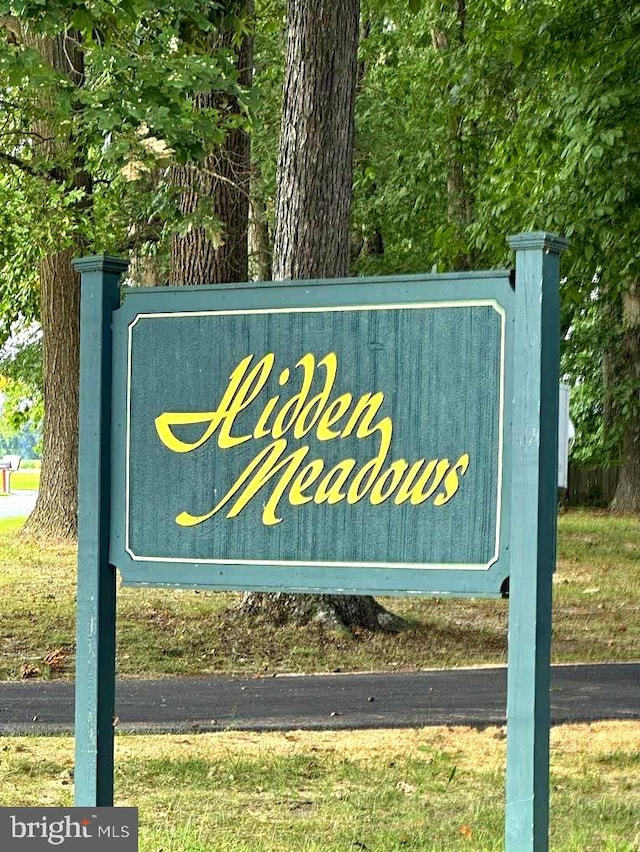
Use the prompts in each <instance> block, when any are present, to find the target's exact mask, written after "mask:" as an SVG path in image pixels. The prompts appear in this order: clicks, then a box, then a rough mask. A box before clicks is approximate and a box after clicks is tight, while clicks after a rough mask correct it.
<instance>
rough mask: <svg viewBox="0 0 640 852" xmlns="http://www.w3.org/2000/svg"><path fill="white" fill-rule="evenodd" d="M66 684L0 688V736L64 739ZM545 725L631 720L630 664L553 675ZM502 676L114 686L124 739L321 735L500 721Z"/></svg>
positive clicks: (69, 698) (475, 673) (565, 669)
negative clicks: (129, 734) (181, 734)
mask: <svg viewBox="0 0 640 852" xmlns="http://www.w3.org/2000/svg"><path fill="white" fill-rule="evenodd" d="M73 691H74V686H73V684H72V683H69V682H65V681H25V682H0V734H2V733H4V734H9V733H27V732H32V733H57V732H70V731H71V730H72V726H73ZM551 704H552V721H553V723H554V724H560V723H563V722H585V721H595V720H599V719H640V664H638V663H617V664H605V665H576V666H554V667H553V670H552V686H551ZM505 707H506V669H505V668H481V669H453V670H448V671H426V672H417V673H397V674H356V675H347V674H339V675H306V676H279V677H261V678H246V677H238V678H222V677H220V678H207V679H203V678H175V679H166V680H134V679H126V680H120V681H118V683H117V689H116V713H117V716H118V720H119V721H118V723H117V724H118V727H119V729H120V730H126V731H154V732H161V731H194V730H202V731H218V730H227V729H235V730H254V731H261V730H298V729H308V730H323V729H336V730H337V729H355V728H381V727H392V728H393V727H397V728H403V727H422V726H426V725H471V726H475V727H484V726H487V725H501V724H504V722H505V715H506V714H505Z"/></svg>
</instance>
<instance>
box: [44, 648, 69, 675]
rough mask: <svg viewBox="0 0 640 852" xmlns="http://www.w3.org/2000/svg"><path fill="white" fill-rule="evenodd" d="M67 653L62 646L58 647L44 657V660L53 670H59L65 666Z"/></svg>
mask: <svg viewBox="0 0 640 852" xmlns="http://www.w3.org/2000/svg"><path fill="white" fill-rule="evenodd" d="M66 658H67V655H66V654H65V652H64V651H63V650H62V648H56V649H55V651H50V652H49V653H48V654H47V656H46V657H43V658H42V662H43V663H44V664H45V665H47V666H49V668H50V669H51V671H52V672H58V671H60V670H61V669H63V668H64V664H65V660H66Z"/></svg>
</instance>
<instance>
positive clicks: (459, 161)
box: [431, 0, 473, 270]
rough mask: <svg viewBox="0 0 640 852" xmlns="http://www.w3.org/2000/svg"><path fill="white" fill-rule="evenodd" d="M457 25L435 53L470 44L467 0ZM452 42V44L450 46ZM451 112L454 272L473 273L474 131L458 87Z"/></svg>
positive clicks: (437, 38)
mask: <svg viewBox="0 0 640 852" xmlns="http://www.w3.org/2000/svg"><path fill="white" fill-rule="evenodd" d="M455 16H456V18H455V25H454V30H453V32H452V35H451V38H450V39H449V38H448V37H447V34H446V33H444V32H442V31H436V30H434V31H433V32H432V33H431V38H432V43H433V46H434V49H435V50H438V51H445V50H451V49H458V50H460V49H463V48H464V46H465V44H466V32H465V29H466V23H467V5H466V0H455ZM450 42H451V43H450ZM447 97H448V100H449V112H448V119H447V130H448V154H449V165H448V169H447V219H448V221H449V224H450V225H452V226H453V227H454V228H455V231H456V243H457V244H458V250H457V252H456V255H455V257H454V259H453V268H454V269H457V270H463V269H471V267H472V259H471V257H470V255H469V252H468V251H467V250H465V249H464V248H463V245H464V243H465V238H464V231H465V228H466V227H467V226H468V224H469V222H471V221H472V218H473V198H472V194H471V191H470V188H469V187H470V181H469V180H468V172H469V171H471V163H470V156H469V151H468V148H469V146H468V144H467V143H466V142H465V130H466V128H467V126H468V125H470V126H471V128H472V130H473V124H472V123H470V122H469V120H468V118H467V117H466V115H465V112H464V104H463V103H460V102H459V101H458V99H457V98H456V97H454V87H453V85H452V84H448V85H447Z"/></svg>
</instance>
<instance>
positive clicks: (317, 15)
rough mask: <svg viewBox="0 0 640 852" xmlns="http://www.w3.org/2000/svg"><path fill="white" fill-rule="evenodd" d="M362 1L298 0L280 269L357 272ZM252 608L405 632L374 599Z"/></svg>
mask: <svg viewBox="0 0 640 852" xmlns="http://www.w3.org/2000/svg"><path fill="white" fill-rule="evenodd" d="M358 29H359V0H343V2H341V3H335V2H332V0H289V3H288V37H287V56H286V72H285V82H284V102H283V113H282V127H281V137H280V149H279V156H278V194H277V201H276V229H275V240H274V242H275V245H274V264H273V275H274V278H275V279H276V280H282V279H300V278H331V277H341V276H346V275H348V273H349V248H350V245H349V214H350V207H351V194H352V174H353V138H354V102H355V90H356V78H357V50H358ZM242 609H243V611H245V612H247V613H250V614H251V615H260V616H261V617H264V618H265V619H268V620H269V621H270V622H272V623H282V622H283V621H289V620H295V621H298V622H301V623H305V622H308V621H311V620H320V621H324V622H328V623H331V624H342V625H345V626H347V627H365V628H368V629H371V630H381V629H382V630H398V629H400V627H401V625H402V621H401V619H399V618H397V617H396V616H394V615H392V614H391V613H388V612H387V611H386V610H385V609H384V608H383V607H382V606H380V604H378V603H377V602H376V601H375V600H374V599H373V598H371V597H359V596H354V595H341V596H336V595H285V594H277V595H274V594H270V595H267V594H256V593H249V594H247V595H245V597H244V600H243V602H242Z"/></svg>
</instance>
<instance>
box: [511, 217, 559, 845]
mask: <svg viewBox="0 0 640 852" xmlns="http://www.w3.org/2000/svg"><path fill="white" fill-rule="evenodd" d="M509 244H510V246H511V248H512V249H514V250H515V252H516V316H515V336H516V346H515V359H514V394H513V407H512V411H513V459H514V462H513V471H514V473H513V497H512V509H511V518H512V521H511V523H512V529H511V557H510V566H511V575H510V599H509V669H508V687H507V784H506V795H507V802H506V823H505V833H506V850H507V852H545V850H547V849H548V848H549V725H550V717H551V714H550V697H549V684H550V648H551V582H552V574H553V568H554V563H555V548H556V511H557V477H558V462H557V457H558V358H559V341H560V319H559V318H560V299H559V261H560V254H561V253H562V252H563V251H564V250H565V248H566V247H567V243H566V241H565V240H563V239H561V238H559V237H556V236H554V235H552V234H546V233H532V234H518V235H517V236H513V237H510V238H509Z"/></svg>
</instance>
